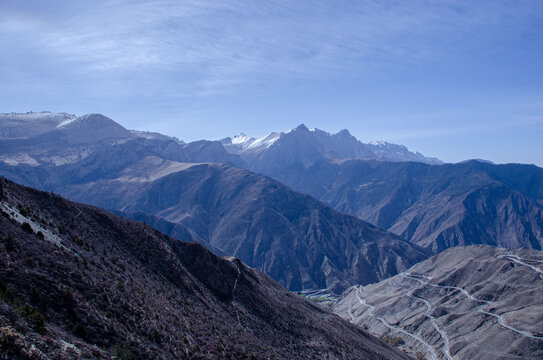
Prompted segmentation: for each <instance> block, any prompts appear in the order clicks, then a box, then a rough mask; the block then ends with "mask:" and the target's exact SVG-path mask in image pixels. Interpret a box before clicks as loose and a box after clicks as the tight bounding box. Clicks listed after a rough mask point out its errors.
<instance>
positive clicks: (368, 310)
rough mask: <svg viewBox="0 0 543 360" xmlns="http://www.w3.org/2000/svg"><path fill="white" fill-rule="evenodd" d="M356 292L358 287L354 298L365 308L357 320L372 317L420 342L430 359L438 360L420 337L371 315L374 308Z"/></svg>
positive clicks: (356, 289) (433, 351) (350, 313)
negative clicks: (365, 316)
mask: <svg viewBox="0 0 543 360" xmlns="http://www.w3.org/2000/svg"><path fill="white" fill-rule="evenodd" d="M358 291H359V287H356V288H355V295H356V297H357V298H358V301H359V302H360V304H361V305H364V306H366V307H367V309H366V310H365V311H364V312H363V313H362V314H360V316H359V317H358V318H359V319H360V318H361V317H362V316H364V315H367V316H370V317H372V318H374V319H377V320H379V321H380V322H381V323H382V324H383V325H385V326H386V327H387V328H389V329H391V330H393V331H397V332H399V333H402V334H404V335H407V336H410V337H412V338H413V339H415V340H417V341H418V342H420V343H421V344H423V345H424V346H425V347H426V348H427V349H428V351H429V353H430V355H431V356H432V359H433V360H438V358H437V355H436V352H435V350H434V348H433V347H432V346H431V345H430V344H428V343H427V342H426V341H424V339H422V338H421V337H420V336H418V335H416V334H412V333H410V332H407V331H405V330H404V329H402V328H399V327H396V326H393V325H390V324H389V323H388V322H386V320H385V319H383V318H382V317H380V316H377V315H373V310H375V306H373V305H370V304H368V303H367V302H366V300H364V299H362V298H361V297H360V295H359V293H358ZM351 299H352V297H350V298H349V308H348V309H349V316H350V317H351V318H352V319H355V318H354V316H353V314H352V312H351ZM366 313H367V314H366ZM351 322H354V320H353V321H351Z"/></svg>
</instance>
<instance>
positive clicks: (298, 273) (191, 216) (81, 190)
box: [57, 159, 427, 292]
mask: <svg viewBox="0 0 543 360" xmlns="http://www.w3.org/2000/svg"><path fill="white" fill-rule="evenodd" d="M144 161H145V162H150V160H149V159H145V160H144ZM159 165H160V166H159V167H156V168H155V170H154V171H148V169H149V168H148V167H147V166H146V165H141V164H140V163H136V164H134V165H133V166H131V167H128V168H126V169H124V170H123V171H122V172H121V173H119V176H117V177H115V178H112V179H106V178H101V179H99V180H96V181H90V182H87V183H84V184H72V185H67V186H63V187H59V188H58V189H57V190H58V191H59V192H60V193H62V194H65V195H66V196H68V197H69V198H71V199H74V200H77V201H82V202H88V203H92V204H94V205H97V206H101V207H105V208H112V209H116V210H120V211H122V212H124V213H125V215H126V216H134V218H136V219H139V220H144V221H147V222H148V223H149V224H150V225H153V226H157V227H159V228H160V229H161V230H164V231H167V232H168V231H169V234H171V235H175V233H176V231H178V229H177V228H176V227H175V226H172V225H168V224H167V223H170V224H182V225H183V228H182V231H184V229H185V228H187V229H190V231H191V232H193V233H194V234H195V235H196V236H197V237H198V239H201V241H202V243H204V244H205V245H208V246H210V247H211V248H213V249H219V250H220V251H222V252H224V253H227V254H231V255H234V256H237V257H239V258H240V259H241V260H242V261H243V262H245V263H246V264H247V265H249V266H251V267H254V268H256V269H259V270H261V271H263V272H264V273H266V274H268V275H269V276H271V277H272V278H273V279H275V280H276V281H278V282H280V283H281V284H283V285H284V286H285V287H287V288H288V289H289V290H302V289H315V288H329V289H330V290H332V291H334V292H341V291H343V290H344V289H345V288H346V287H348V286H350V285H351V284H355V283H364V284H367V283H370V282H375V281H378V280H380V279H384V278H386V277H388V276H391V275H394V274H396V273H398V272H399V271H403V270H405V269H407V268H408V267H410V266H411V265H413V264H415V263H416V262H418V261H421V260H423V259H425V258H426V257H427V254H426V253H425V252H424V251H423V250H421V249H420V248H418V247H416V246H413V245H411V244H409V243H408V242H406V241H404V240H402V239H400V238H399V237H397V236H395V235H393V234H391V233H388V232H386V231H383V230H381V229H379V228H376V227H374V226H372V225H370V224H368V223H366V222H364V221H361V220H359V219H357V218H355V217H351V216H348V215H344V214H341V213H339V212H337V211H335V210H333V209H331V208H330V207H328V206H326V205H325V204H323V203H321V202H319V201H317V200H315V199H313V198H311V197H310V196H308V195H304V194H300V193H297V192H295V191H292V190H291V189H289V188H287V187H285V186H284V185H282V184H280V183H278V182H276V181H274V180H272V179H270V178H267V177H264V176H262V175H259V174H256V173H252V172H249V171H246V170H242V169H238V168H233V167H228V166H226V165H220V164H179V163H171V164H169V165H168V164H159ZM162 166H165V168H163V167H162ZM141 168H145V169H146V170H145V171H144V173H145V174H149V173H151V174H155V177H152V178H148V177H147V178H146V177H145V176H144V174H138V171H139V169H141ZM161 169H162V170H161ZM131 213H136V214H135V215H131ZM138 213H140V214H139V215H138ZM141 213H145V214H149V215H153V217H142V216H141ZM164 220H165V221H166V222H167V223H164V222H163V221H164Z"/></svg>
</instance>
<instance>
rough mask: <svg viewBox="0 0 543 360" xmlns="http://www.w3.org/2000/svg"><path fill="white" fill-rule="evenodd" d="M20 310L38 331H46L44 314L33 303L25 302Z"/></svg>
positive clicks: (41, 332) (42, 332)
mask: <svg viewBox="0 0 543 360" xmlns="http://www.w3.org/2000/svg"><path fill="white" fill-rule="evenodd" d="M19 312H20V313H21V315H22V316H23V317H24V318H25V320H26V321H27V322H28V324H29V325H30V326H31V327H32V328H33V329H34V331H36V332H37V333H40V334H44V333H45V320H44V319H43V315H42V314H41V313H40V312H39V311H38V310H37V309H36V308H34V307H33V306H32V305H29V304H24V305H23V306H21V307H20V308H19Z"/></svg>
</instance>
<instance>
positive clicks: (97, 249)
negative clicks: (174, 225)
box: [0, 178, 407, 359]
mask: <svg viewBox="0 0 543 360" xmlns="http://www.w3.org/2000/svg"><path fill="white" fill-rule="evenodd" d="M0 209H1V211H0V240H1V242H0V276H1V282H0V324H1V326H0V349H1V350H0V352H1V353H2V356H4V357H8V358H31V359H52V358H54V359H73V358H78V359H110V358H112V356H115V357H116V358H123V359H126V358H138V359H150V358H153V359H174V358H177V359H215V358H284V359H314V358H323V359H324V358H327V359H339V358H343V359H357V358H367V359H406V358H407V357H406V356H405V355H404V354H402V353H401V352H398V351H395V350H394V349H390V348H387V347H386V346H385V345H384V344H383V343H381V342H380V341H379V340H377V339H376V338H373V337H371V336H369V335H368V334H366V333H365V332H363V331H361V330H360V329H358V328H356V327H354V326H352V325H349V324H348V323H347V322H344V321H343V320H341V319H340V318H339V317H337V316H335V315H332V314H330V313H328V312H326V311H324V310H323V309H322V308H319V307H317V306H315V305H313V304H311V303H309V302H307V301H305V300H303V299H301V298H300V297H298V296H297V295H294V294H292V293H289V292H287V291H286V290H284V289H283V288H281V287H280V286H279V285H278V284H277V283H275V282H274V281H272V280H271V279H269V278H268V277H266V276H265V275H263V274H261V273H260V272H258V271H256V270H252V269H250V268H248V267H246V266H245V265H243V264H242V263H241V262H240V261H239V260H237V259H235V258H220V257H217V256H216V255H214V254H213V253H211V252H210V251H209V250H206V249H205V248H203V247H202V246H201V245H199V244H197V243H187V242H182V241H178V240H174V239H171V238H169V237H167V236H165V235H163V234H161V233H159V232H158V231H156V230H154V229H152V228H150V227H148V226H147V225H144V224H142V223H137V222H133V221H129V220H125V219H123V218H120V217H117V216H114V215H112V214H109V213H107V212H105V211H103V210H100V209H97V208H94V207H91V206H88V205H80V204H77V203H73V202H70V201H67V200H64V199H62V198H61V197H59V196H57V195H53V194H50V193H43V192H40V191H36V190H33V189H29V188H24V187H22V186H19V185H16V184H14V183H12V182H10V181H8V180H5V179H4V178H0ZM189 240H190V239H189Z"/></svg>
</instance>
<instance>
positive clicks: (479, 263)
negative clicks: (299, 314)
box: [332, 245, 543, 359]
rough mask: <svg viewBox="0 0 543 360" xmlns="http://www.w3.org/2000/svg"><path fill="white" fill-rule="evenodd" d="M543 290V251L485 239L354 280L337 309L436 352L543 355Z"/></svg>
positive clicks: (429, 353) (416, 348)
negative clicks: (383, 275)
mask: <svg viewBox="0 0 543 360" xmlns="http://www.w3.org/2000/svg"><path fill="white" fill-rule="evenodd" d="M542 293H543V252H541V251H536V250H527V249H522V250H507V249H501V248H494V247H490V246H486V245H479V246H468V247H457V248H451V249H448V250H446V251H444V252H442V253H441V254H439V255H436V256H434V257H432V258H430V259H428V260H425V261H423V262H421V263H419V264H417V265H415V266H413V267H412V268H410V269H409V270H408V271H406V272H403V273H400V274H399V275H396V276H394V277H392V278H390V279H386V280H384V281H382V282H380V283H378V284H372V285H367V286H354V287H351V288H349V289H348V290H347V291H346V292H345V293H344V294H343V295H342V296H341V298H340V299H339V300H338V301H337V302H336V303H335V304H334V305H333V307H332V310H333V311H334V312H336V313H338V314H340V315H341V316H342V317H343V318H345V319H348V320H350V321H351V322H353V323H356V324H359V325H361V326H362V327H363V328H365V329H367V330H368V331H370V332H371V333H373V334H375V335H385V336H388V339H396V342H402V341H403V342H404V343H405V345H404V346H403V347H404V349H406V350H409V351H411V352H413V353H414V352H419V353H421V354H424V355H425V356H426V357H427V358H428V359H453V358H454V359H517V358H522V359H540V358H541V357H542V356H543V329H542V328H541V324H542V322H543V299H542V298H541V296H540V294H542ZM398 337H399V338H401V341H400V340H398Z"/></svg>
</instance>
